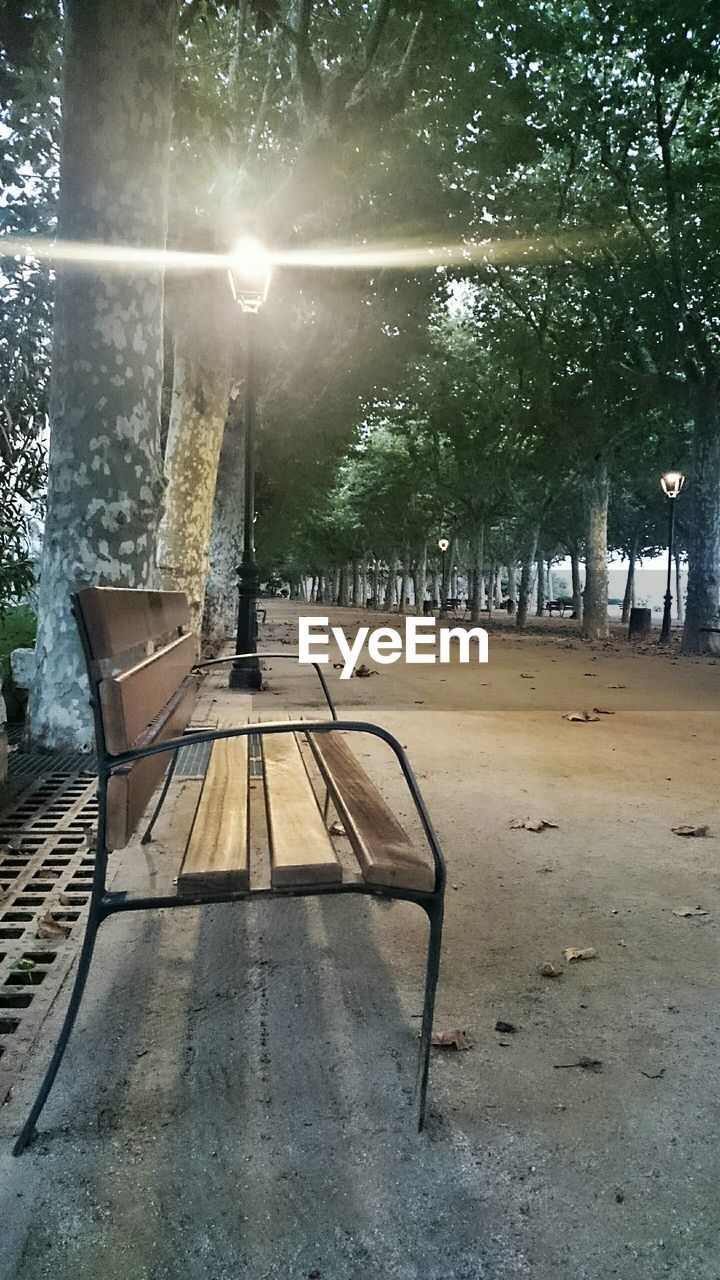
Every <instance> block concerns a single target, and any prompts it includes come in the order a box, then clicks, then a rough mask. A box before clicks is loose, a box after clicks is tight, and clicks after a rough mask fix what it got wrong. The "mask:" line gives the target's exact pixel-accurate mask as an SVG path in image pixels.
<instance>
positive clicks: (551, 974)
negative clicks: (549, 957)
mask: <svg viewBox="0 0 720 1280" xmlns="http://www.w3.org/2000/svg"><path fill="white" fill-rule="evenodd" d="M563 972H564V970H563V969H556V968H555V965H554V964H550V962H549V961H546V963H545V964H542V965H540V973H541V976H542V977H543V978H561V977H562V975H563Z"/></svg>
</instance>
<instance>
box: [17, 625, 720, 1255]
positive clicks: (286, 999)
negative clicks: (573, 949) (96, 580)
mask: <svg viewBox="0 0 720 1280" xmlns="http://www.w3.org/2000/svg"><path fill="white" fill-rule="evenodd" d="M297 612H298V611H297V610H296V609H295V608H294V607H293V606H290V605H286V604H280V603H278V604H277V605H275V606H274V607H273V608H272V609H271V627H270V630H269V632H268V634H267V636H266V642H267V647H271V646H272V645H276V644H282V642H283V641H287V642H291V641H292V640H293V639H294V638H295V636H296V617H297ZM316 612H322V611H320V610H317V611H316ZM333 620H334V621H336V622H342V623H343V625H345V626H346V627H347V628H348V629H352V628H353V625H355V624H358V623H360V622H362V623H365V622H366V621H367V616H366V615H363V616H362V617H361V615H356V614H352V613H351V612H349V611H337V614H336V616H334V618H333ZM377 621H381V619H377ZM569 645H571V646H572V647H567V646H569ZM288 648H289V644H288ZM270 667H271V669H270V671H269V677H268V678H269V684H270V689H269V691H268V692H267V693H265V694H263V695H262V696H261V697H260V698H258V699H257V700H256V703H255V706H254V708H253V709H254V710H255V711H258V712H259V713H260V714H261V715H263V716H265V717H267V718H275V717H276V716H279V715H281V714H286V713H287V712H288V711H293V709H298V708H302V709H303V711H305V712H307V709H308V696H309V694H310V691H311V689H312V685H311V682H310V676H309V675H308V674H307V673H299V672H298V671H297V670H296V669H295V668H294V666H293V665H292V664H290V663H271V664H270ZM523 676H525V677H530V678H522V677H523ZM719 680H720V666H717V665H715V664H714V663H712V662H711V661H699V662H689V661H685V660H681V661H675V660H673V658H672V657H671V656H668V655H656V654H651V653H635V652H632V651H629V650H628V649H627V647H626V646H625V645H624V644H622V643H620V642H618V643H617V645H616V644H613V645H612V646H610V647H607V648H605V647H602V646H591V647H589V648H588V647H585V646H581V645H580V643H579V642H578V641H575V640H573V639H572V638H571V634H570V633H569V629H568V628H561V627H560V626H559V625H558V626H557V627H556V628H552V627H548V628H545V629H544V630H543V632H542V633H540V634H538V635H537V636H536V635H532V636H528V637H524V638H522V639H521V640H518V638H517V637H516V636H515V634H514V633H513V632H512V631H511V630H510V629H504V630H502V631H498V632H495V633H493V635H492V636H491V644H490V663H489V664H488V666H485V667H472V668H464V667H460V666H458V665H457V664H454V665H451V666H450V667H446V668H443V667H426V668H422V667H409V668H408V667H402V666H400V665H396V666H394V667H390V668H385V669H384V670H382V672H381V674H380V675H378V676H374V677H372V678H371V679H367V680H359V679H353V680H351V681H347V682H346V681H343V682H341V681H339V680H338V679H337V673H335V685H334V690H335V693H336V696H337V700H338V704H339V706H340V707H341V708H342V709H343V711H346V712H348V713H351V714H352V715H353V716H358V717H359V716H360V715H362V714H364V709H365V708H366V709H367V714H368V718H375V719H379V720H380V722H381V723H383V724H385V725H387V726H388V727H389V728H390V729H391V730H393V731H394V732H395V733H397V735H398V736H399V738H400V740H401V741H402V742H403V743H406V744H407V747H408V752H409V755H410V757H411V760H412V761H413V763H414V765H415V766H416V768H417V771H418V774H419V776H420V780H421V785H422V786H423V789H424V792H425V795H426V798H427V801H428V804H429V808H430V811H431V813H432V815H433V818H434V820H435V823H436V826H437V829H438V832H439V834H440V836H441V840H442V842H443V844H444V847H445V850H446V855H447V861H448V871H449V888H448V903H447V924H446V933H445V949H444V958H443V969H442V975H441V985H440V989H439V997H438V1010H437V1018H436V1025H437V1026H438V1027H448V1028H450V1027H463V1028H467V1029H468V1030H469V1031H470V1033H471V1035H472V1038H473V1040H474V1048H473V1049H472V1050H471V1051H470V1052H468V1053H458V1054H451V1053H446V1054H442V1053H439V1052H437V1053H436V1054H435V1055H434V1059H433V1064H432V1068H431V1081H430V1099H431V1112H432V1114H431V1121H430V1125H429V1131H428V1134H427V1135H426V1136H425V1137H423V1138H418V1137H417V1136H416V1134H415V1133H414V1129H413V1111H412V1102H411V1086H412V1081H413V1072H414V1053H415V1045H416V1028H417V1025H418V1023H417V1014H418V1012H419V1009H420V1007H421V996H420V980H421V971H422V961H423V949H424V944H425V937H426V926H425V923H424V920H423V918H422V916H421V914H420V913H419V912H418V911H417V910H416V909H415V910H413V909H412V908H411V907H409V906H407V905H406V904H393V905H391V906H384V905H380V904H375V903H369V902H367V901H358V902H346V901H343V902H340V901H323V902H321V901H317V900H316V901H308V902H297V903H291V902H286V903H285V902H284V903H266V904H256V905H253V906H252V907H251V908H242V907H241V908H238V909H233V908H232V907H222V908H217V909H208V910H206V911H205V912H203V913H195V912H190V911H189V912H187V913H184V912H183V913H176V914H175V915H174V917H173V918H172V919H171V918H169V917H167V916H165V917H163V918H161V919H154V920H143V921H141V920H138V919H134V920H129V919H126V920H120V919H119V920H115V921H113V922H112V923H111V924H109V925H108V926H106V929H107V932H106V934H104V935H101V942H100V946H99V955H98V960H97V964H96V966H95V969H94V971H93V976H92V980H91V984H90V989H89V995H88V1000H87V1005H86V1007H85V1010H84V1012H83V1014H82V1015H81V1022H80V1025H79V1027H78V1032H77V1034H76V1036H75V1037H74V1039H73V1041H72V1042H71V1047H70V1049H69V1051H68V1055H67V1058H66V1061H65V1064H64V1066H63V1070H62V1073H61V1077H60V1079H59V1082H58V1086H57V1089H56V1091H55V1093H54V1094H53V1096H52V1098H51V1102H50V1104H49V1106H48V1108H47V1111H46V1113H45V1115H44V1116H43V1122H42V1128H43V1137H42V1139H41V1141H40V1142H38V1144H37V1145H36V1147H35V1148H34V1149H33V1151H32V1152H31V1153H29V1154H28V1155H27V1156H26V1157H24V1158H23V1159H22V1160H20V1161H12V1160H11V1159H10V1157H9V1155H8V1140H9V1137H10V1135H11V1134H12V1133H13V1132H14V1131H15V1130H16V1128H17V1126H18V1122H19V1118H20V1116H21V1114H22V1110H23V1108H24V1106H25V1105H26V1103H27V1101H28V1099H29V1097H30V1095H31V1092H32V1087H33V1085H34V1084H35V1083H36V1080H35V1077H34V1075H33V1078H30V1075H29V1076H28V1079H27V1080H26V1081H25V1082H24V1083H23V1086H22V1088H20V1089H18V1090H17V1091H16V1094H15V1097H14V1098H13V1100H12V1101H11V1103H10V1104H9V1105H8V1106H7V1107H5V1108H4V1109H3V1112H2V1120H1V1124H2V1137H3V1150H2V1157H1V1163H0V1195H1V1197H2V1199H1V1204H2V1221H3V1235H2V1238H0V1258H2V1256H3V1254H4V1255H5V1262H4V1264H0V1275H1V1276H3V1277H6V1276H7V1277H12V1280H36V1278H39V1277H44V1276H52V1277H57V1276H59V1275H73V1277H77V1278H78V1280H86V1278H87V1280H89V1278H90V1277H93V1278H94V1277H98V1278H99V1277H102V1278H103V1280H116V1278H117V1280H120V1278H121V1277H122V1278H123V1280H125V1278H126V1277H127V1278H129V1277H132V1280H145V1278H147V1280H156V1278H159V1277H178V1276H183V1277H184V1278H185V1277H187V1278H189V1280H195V1278H196V1277H198V1278H199V1277H201V1276H203V1277H213V1280H225V1278H226V1277H227V1280H237V1278H238V1277H242V1278H243V1280H245V1277H247V1280H263V1278H265V1277H267V1278H268V1280H270V1278H272V1280H275V1278H276V1277H277V1280H280V1278H282V1280H295V1278H297V1280H302V1278H303V1277H307V1276H309V1275H310V1274H317V1275H318V1276H319V1277H321V1280H355V1277H364V1276H369V1275H372V1276H379V1277H380V1276H383V1277H384V1276H388V1277H401V1278H402V1280H441V1278H442V1280H447V1278H448V1277H452V1278H453V1280H455V1278H457V1280H464V1278H467V1280H482V1278H485V1277H487V1280H505V1277H512V1276H532V1277H537V1278H538V1280H545V1278H546V1277H547V1278H548V1280H550V1278H552V1280H605V1278H606V1277H611V1276H618V1277H621V1278H622V1280H655V1277H664V1276H672V1277H673V1278H677V1280H717V1277H718V1275H720V1204H719V1202H718V1197H717V1184H718V1177H719V1175H720V1158H719V1156H718V1137H717V1130H718V1123H717V1121H718V1086H717V1045H718V1042H719V1032H720V1026H719V1023H720V1015H719V1013H718V1000H717V967H718V920H719V919H720V875H719V862H718V858H719V851H720V839H717V838H716V839H682V838H680V837H678V836H676V835H673V834H672V832H671V827H672V826H675V825H677V824H679V823H696V824H702V823H709V824H710V826H711V829H713V830H714V831H715V832H716V834H717V836H718V837H720V815H719V814H718V809H717V778H718V756H719V755H720V745H719V739H718V719H719V716H718V711H719V709H720V698H719V697H718V682H719ZM618 685H622V686H624V688H613V687H611V686H618ZM318 705H319V704H318ZM593 706H599V707H602V708H604V709H606V710H610V711H614V712H615V714H614V715H612V716H601V717H600V719H599V721H597V722H592V723H587V724H572V723H569V722H567V721H565V720H563V718H562V717H563V714H564V713H566V712H572V711H579V710H582V709H584V708H588V709H590V708H592V707H593ZM368 760H369V764H370V767H378V769H381V772H379V775H378V776H379V777H381V778H382V781H383V786H384V787H385V788H386V790H387V792H388V794H389V795H391V796H393V797H397V799H398V803H399V805H400V807H402V808H403V809H404V808H406V804H405V802H404V800H403V798H402V794H401V791H400V789H399V788H398V787H397V785H396V782H395V780H394V778H393V777H392V775H391V774H390V773H389V772H388V771H387V769H384V768H382V767H381V765H380V762H379V760H376V758H375V756H374V755H373V752H372V751H369V755H368ZM526 817H542V818H546V819H550V820H552V821H554V822H557V823H558V828H557V829H556V830H555V829H550V830H547V831H544V832H542V833H539V834H536V833H534V832H531V831H527V830H512V829H511V828H510V820H511V819H512V818H526ZM169 836H170V832H169V831H166V832H165V837H166V838H169ZM124 861H125V862H127V863H128V865H130V863H131V859H130V858H125V859H124ZM134 866H135V872H134V874H136V875H137V876H141V875H142V874H144V859H143V858H142V856H141V857H140V858H137V857H136V858H135V861H134ZM697 907H701V908H702V909H703V910H704V911H707V913H708V914H707V915H698V916H696V917H691V918H681V917H680V916H678V915H675V914H673V912H674V911H676V910H681V909H683V908H697ZM569 946H578V947H594V948H596V950H597V953H598V955H597V958H596V959H594V960H591V961H586V962H583V963H580V964H576V965H573V966H570V967H566V966H565V962H564V960H563V956H562V952H563V949H564V948H565V947H569ZM116 957H119V958H121V959H122V967H121V970H120V971H119V972H117V973H116V972H114V969H113V960H114V959H115V958H116ZM544 962H551V963H552V964H554V965H556V966H557V967H558V968H562V969H563V970H564V972H563V974H562V976H561V977H559V978H556V979H552V980H551V979H547V978H544V977H542V976H541V975H540V973H539V966H540V965H542V964H543V963H544ZM497 1019H503V1020H506V1021H508V1022H511V1023H513V1024H515V1025H516V1027H517V1028H518V1029H517V1031H516V1032H515V1033H512V1034H510V1033H508V1034H500V1033H497V1032H495V1030H494V1026H495V1022H496V1020H497ZM49 1036H50V1030H48V1037H49ZM583 1057H586V1058H592V1059H599V1060H601V1062H602V1070H601V1071H598V1072H591V1071H588V1070H582V1069H580V1068H568V1069H562V1070H561V1069H558V1067H559V1065H560V1064H567V1063H574V1062H578V1061H579V1060H580V1059H581V1058H583ZM39 1066H40V1061H39V1060H37V1061H36V1062H35V1063H34V1066H33V1071H34V1072H36V1071H37V1070H39Z"/></svg>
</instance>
